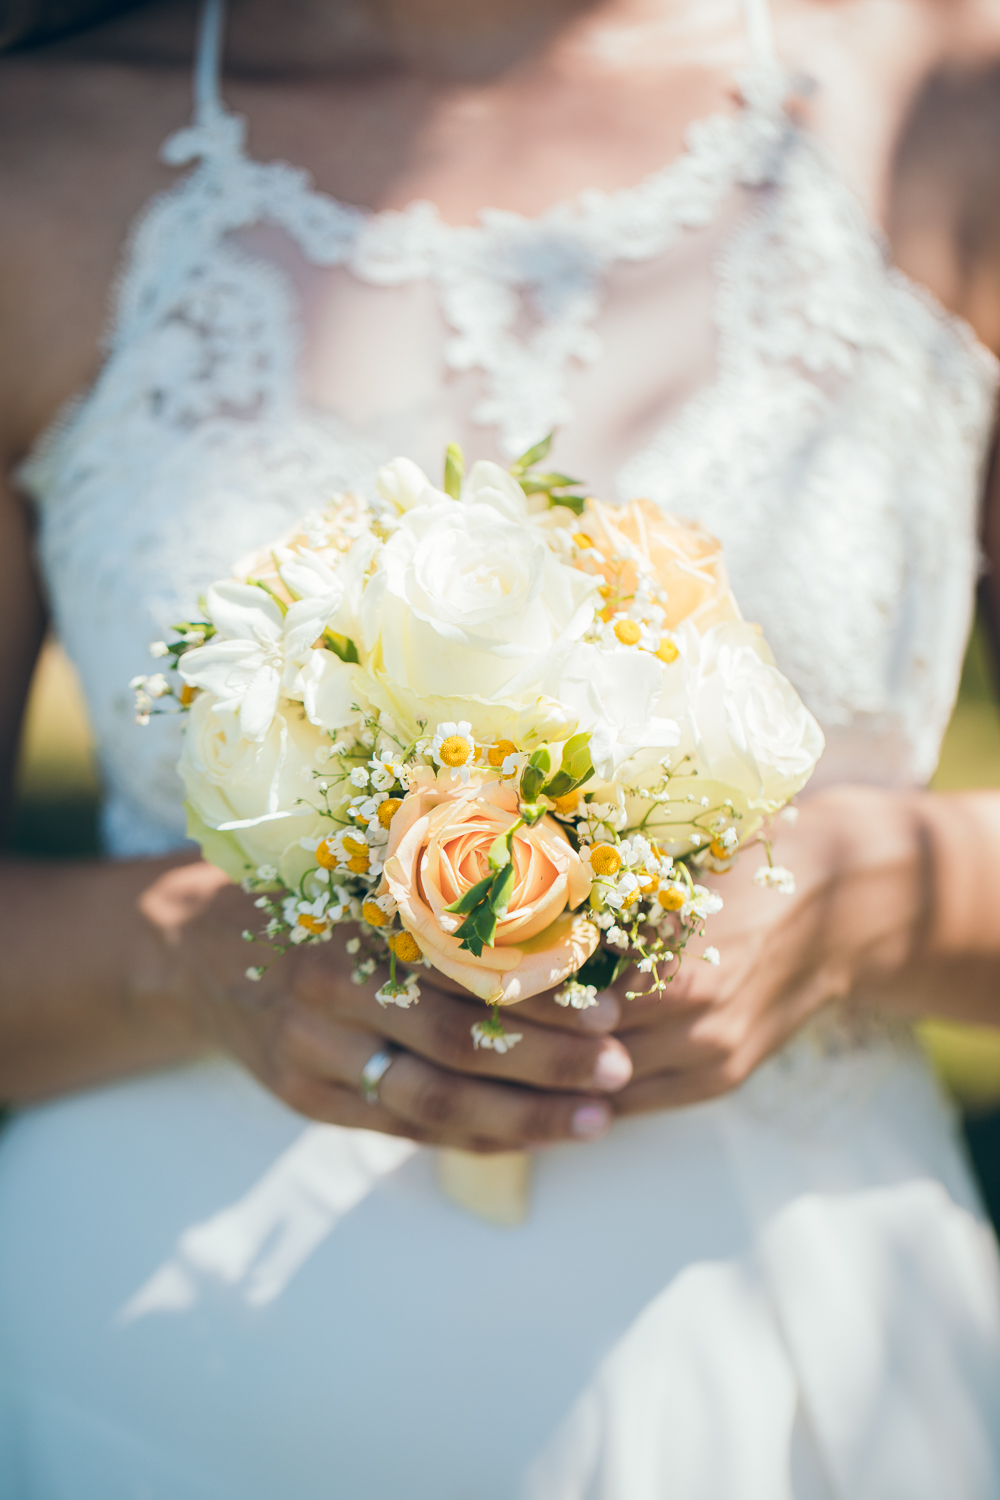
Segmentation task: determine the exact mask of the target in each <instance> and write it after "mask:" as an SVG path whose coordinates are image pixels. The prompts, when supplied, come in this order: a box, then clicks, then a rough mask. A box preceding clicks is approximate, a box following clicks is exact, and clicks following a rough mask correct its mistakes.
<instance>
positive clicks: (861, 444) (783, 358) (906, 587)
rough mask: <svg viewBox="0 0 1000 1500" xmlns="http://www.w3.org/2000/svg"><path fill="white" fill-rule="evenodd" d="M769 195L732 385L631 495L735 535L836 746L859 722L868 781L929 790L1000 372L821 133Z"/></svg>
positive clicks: (737, 554)
mask: <svg viewBox="0 0 1000 1500" xmlns="http://www.w3.org/2000/svg"><path fill="white" fill-rule="evenodd" d="M758 199H759V201H758V205H757V207H756V209H755V210H754V212H753V213H752V214H751V215H750V217H749V219H748V221H747V222H746V223H745V224H744V225H743V226H742V228H741V229H740V230H739V231H738V232H737V234H736V236H735V237H734V239H733V240H732V241H731V243H730V245H729V246H728V248H727V250H726V252H725V255H724V258H723V262H722V265H721V266H720V268H719V278H720V287H719V295H718V298H717V302H716V326H717V338H718V373H717V377H716V379H715V380H714V381H713V382H712V384H711V385H710V386H709V387H708V388H707V389H706V390H704V391H702V392H701V393H700V394H699V395H698V396H696V397H695V398H694V399H693V400H692V402H691V403H690V404H689V405H688V406H687V407H686V408H685V409H684V410H683V411H682V413H681V414H680V415H679V416H678V417H677V418H675V419H674V420H673V421H672V422H671V423H670V424H669V425H668V426H667V427H666V428H665V429H664V431H663V432H662V433H661V434H660V436H659V437H658V438H657V440H656V441H655V442H654V443H653V444H652V445H651V446H650V448H649V449H648V450H647V451H646V452H645V453H643V454H641V455H639V456H638V457H637V458H635V459H634V460H633V461H632V462H631V463H630V464H628V465H627V467H626V468H625V470H624V471H623V473H622V475H621V479H620V485H619V491H620V493H621V495H622V497H623V498H626V497H627V496H628V495H634V494H648V495H649V496H651V498H653V499H655V500H657V501H658V502H659V503H661V504H662V505H663V506H664V507H665V508H667V509H669V510H671V511H674V512H676V513H677V514H679V515H694V516H698V517H699V518H700V519H701V520H703V521H704V523H705V524H706V525H707V526H708V527H709V528H710V529H711V530H712V531H714V532H716V533H717V534H718V535H719V536H721V537H723V538H724V540H725V546H726V556H727V561H728V565H729V569H730V573H731V576H732V579H733V583H734V586H735V590H736V594H737V597H738V598H739V600H740V604H741V607H742V608H743V610H744V613H745V614H746V615H747V617H748V618H750V619H754V620H759V621H760V622H761V624H762V625H763V627H764V631H765V634H766V636H767V638H768V641H769V642H770V644H771V646H772V647H773V649H774V651H775V654H776V655H777V657H778V660H779V663H780V665H781V667H782V670H783V671H785V672H786V673H787V674H788V675H789V676H790V677H791V678H792V680H793V681H794V682H795V684H796V686H797V687H798V689H799V691H800V692H801V693H802V694H803V696H804V698H805V699H806V701H807V702H808V704H809V706H810V708H811V709H812V710H813V712H814V713H815V714H816V715H817V717H818V718H819V719H820V721H821V723H822V724H823V725H824V728H825V729H826V730H827V733H828V740H830V742H831V754H836V753H838V745H837V741H838V731H840V730H841V729H842V728H843V729H844V730H846V731H848V732H849V734H850V736H851V737H852V744H851V751H852V755H853V761H854V770H853V774H855V775H856V774H857V764H858V762H859V760H861V759H862V758H867V760H868V763H869V764H868V767H867V772H868V774H869V776H870V779H872V780H874V781H887V782H897V783H898V782H900V781H902V782H904V783H905V782H911V783H912V782H914V781H916V782H922V781H924V780H926V779H927V777H928V776H929V775H930V773H931V772H932V771H933V768H934V765H935V763H936V760H937V755H938V751H939V747H940V741H941V736H942V734H943V732H944V728H945V725H946V723H947V720H948V716H949V714H950V711H951V706H952V702H953V699H954V694H955V691H956V689H957V683H958V668H959V665H960V663H961V658H962V651H963V647H964V641H965V637H966V634H967V631H968V625H969V613H970V609H971V600H972V592H973V583H974V579H975V575H976V569H977V549H976V513H975V512H976V503H977V497H978V493H979V474H980V468H981V464H982V462H983V457H984V449H985V442H986V439H987V438H988V435H989V430H990V423H991V412H992V407H993V402H994V399H995V392H996V384H997V363H996V360H995V359H994V358H993V356H992V355H990V354H989V353H988V352H987V351H986V350H985V349H983V348H982V347H981V346H979V345H977V344H976V343H975V341H974V339H973V338H972V336H971V334H970V333H969V331H968V330H967V329H966V328H965V327H964V325H961V324H960V323H959V322H958V320H956V319H953V318H950V317H948V316H947V315H946V314H944V313H943V312H942V311H941V310H940V309H939V308H937V307H936V306H935V305H934V304H933V303H932V301H931V299H930V298H929V297H928V296H927V295H925V294H923V293H921V292H920V291H919V289H917V288H915V287H914V286H913V285H912V284H911V283H910V282H908V281H907V279H906V278H905V277H904V276H902V275H901V274H900V273H898V272H896V271H892V270H890V269H889V268H888V267H887V265H886V260H885V255H884V252H883V249H882V247H881V246H880V245H879V243H878V241H877V240H876V239H875V237H874V236H873V235H872V233H871V230H870V229H869V227H868V224H867V221H866V220H865V218H864V215H863V213H862V210H861V209H860V206H859V205H858V203H857V201H856V199H855V198H854V197H853V195H852V194H851V193H850V191H849V190H848V189H847V188H846V186H845V185H844V184H842V183H841V182H840V181H839V180H838V179H837V177H836V174H835V172H834V171H833V169H832V168H831V166H830V164H829V163H828V162H827V161H826V159H825V157H824V156H823V154H822V152H821V151H820V150H819V149H818V148H817V147H816V146H814V145H813V144H812V143H811V142H810V141H809V140H808V139H807V138H804V137H798V138H797V140H796V142H795V143H794V145H793V147H792V149H791V150H789V152H788V153H787V155H786V157H785V160H784V162H783V165H782V170H781V175H780V178H779V180H778V181H777V182H776V183H775V185H774V186H773V188H772V187H768V188H765V189H764V190H763V192H762V193H761V194H759V195H758ZM778 475H781V476H782V479H781V481H780V484H776V476H778ZM859 736H860V737H862V738H866V739H867V742H868V743H867V745H864V744H862V743H860V741H859ZM849 774H850V772H849Z"/></svg>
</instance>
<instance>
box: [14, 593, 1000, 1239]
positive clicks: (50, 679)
mask: <svg viewBox="0 0 1000 1500" xmlns="http://www.w3.org/2000/svg"><path fill="white" fill-rule="evenodd" d="M994 681H995V674H994V671H993V663H992V660H991V654H990V647H989V644H988V636H987V632H986V629H985V626H984V624H983V621H982V619H979V620H977V623H976V626H975V629H974V631H973V634H972V637H971V640H970V642H969V650H968V653H967V655H966V660H965V667H964V671H963V674H962V686H961V689H960V692H959V698H958V703H957V704H956V707H955V713H954V716H953V717H952V721H951V724H950V725H949V728H948V733H947V735H946V737H945V742H944V747H943V750H942V753H941V763H940V765H939V767H938V771H937V774H936V776H935V778H934V781H933V785H934V786H935V787H939V788H941V789H942V790H954V789H958V788H961V787H977V786H984V787H985V786H995V787H1000V710H998V706H997V699H996V693H995V688H994ZM97 796H98V782H97V776H96V773H95V769H94V761H93V752H92V745H91V739H90V733H89V730H88V727H87V720H86V714H85V712H84V708H83V703H82V699H81V695H80V690H79V686H78V684H77V681H76V677H75V675H74V672H73V669H72V667H71V666H70V665H69V663H68V662H67V660H66V657H65V656H64V655H63V653H62V651H61V650H60V649H59V647H58V646H57V645H55V644H54V643H50V644H48V645H47V646H46V647H45V649H44V651H43V653H42V656H41V659H40V662H39V666H38V670H37V672H36V674H35V681H34V684H33V687H32V692H31V698H30V701H29V705H28V712H27V716H26V719H25V726H24V735H23V740H22V746H21V755H20V762H19V770H18V778H17V791H16V804H15V810H14V817H13V822H12V827H11V834H10V838H9V840H8V843H9V845H12V847H13V849H14V850H15V851H16V852H18V853H22V854H27V855H31V856H34V857H36V858H42V859H56V858H60V857H65V856H67V855H69V856H73V855H77V856H80V855H88V854H93V853H95V852H96V849H97V817H96V809H97ZM919 1030H920V1036H921V1040H922V1041H923V1043H924V1045H925V1047H926V1048H927V1050H928V1052H929V1054H930V1056H931V1058H932V1059H933V1061H934V1064H935V1066H936V1068H937V1070H938V1072H939V1074H940V1076H941V1078H942V1079H943V1080H944V1082H945V1084H946V1086H947V1087H948V1088H949V1089H950V1090H951V1092H952V1093H953V1094H954V1095H955V1097H956V1098H957V1099H958V1101H959V1102H960V1104H961V1105H962V1108H963V1111H964V1115H965V1131H966V1137H967V1140H968V1143H969V1148H970V1152H971V1155H972V1158H973V1163H974V1165H975V1168H976V1171H977V1173H978V1176H979V1179H980V1183H981V1185H982V1188H983V1193H984V1196H985V1198H986V1201H987V1205H988V1206H989V1208H990V1212H991V1213H992V1214H993V1218H994V1222H995V1223H997V1224H998V1226H1000V1029H998V1030H996V1031H993V1030H986V1029H983V1028H978V1027H968V1026H954V1025H950V1024H946V1023H944V1022H939V1021H930V1022H926V1023H924V1024H923V1025H922V1026H921V1027H920V1028H919Z"/></svg>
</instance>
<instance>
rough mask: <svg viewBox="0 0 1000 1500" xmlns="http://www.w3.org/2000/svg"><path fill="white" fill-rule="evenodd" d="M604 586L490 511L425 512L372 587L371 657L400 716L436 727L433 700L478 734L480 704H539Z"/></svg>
mask: <svg viewBox="0 0 1000 1500" xmlns="http://www.w3.org/2000/svg"><path fill="white" fill-rule="evenodd" d="M483 490H484V492H488V487H486V486H483ZM597 583H598V580H596V579H594V578H590V577H588V576H587V575H586V574H584V573H581V572H580V571H579V570H578V569H575V568H571V567H568V566H566V564H564V563H562V562H560V561H559V560H558V559H557V558H556V556H555V555H554V553H553V552H552V550H551V548H550V547H549V546H548V545H547V544H546V542H545V541H544V539H543V537H542V536H541V535H540V534H539V533H538V532H537V531H536V530H535V529H534V528H532V527H530V526H527V525H525V524H522V523H519V522H517V521H513V520H510V519H508V517H507V516H505V515H504V514H502V513H501V511H500V510H499V509H498V508H497V507H496V506H495V505H493V504H492V503H480V502H479V501H474V502H473V503H466V502H464V501H454V500H446V501H444V502H443V503H441V504H436V505H435V504H419V505H416V506H415V507H414V508H413V509H411V510H409V511H407V512H406V514H405V515H404V516H403V517H402V520H401V521H400V524H399V527H398V529H397V530H396V531H395V532H394V534H393V535H392V537H391V538H390V539H389V541H388V542H387V543H386V545H385V547H384V548H383V550H382V553H381V555H380V557H379V562H378V567H377V570H376V572H375V574H374V576H373V577H372V578H371V580H370V582H369V583H368V586H367V588H366V589H365V593H364V598H363V600H362V619H363V627H364V641H363V644H364V656H363V660H364V661H365V664H366V666H367V668H368V670H369V671H370V672H371V674H372V676H373V677H374V678H375V679H376V680H384V681H385V683H386V685H387V690H388V691H390V692H391V693H392V696H393V702H394V708H395V711H396V712H400V711H402V710H403V709H405V708H406V707H407V706H408V707H409V712H408V714H407V717H408V718H409V719H411V720H412V719H415V718H417V717H424V718H426V717H427V713H426V709H425V708H424V705H426V704H428V703H431V702H433V703H434V704H435V708H434V713H435V714H436V715H438V716H439V717H441V718H443V719H453V720H456V721H457V720H459V719H468V720H469V721H470V722H471V723H472V725H473V729H474V731H475V733H476V734H477V735H478V734H480V733H482V731H481V728H480V720H481V718H482V717H483V716H482V714H481V713H480V712H479V708H478V706H479V705H483V704H490V703H497V702H505V703H510V704H511V706H512V710H513V712H515V713H520V712H521V711H522V710H523V709H524V707H525V705H526V704H527V705H530V704H531V703H533V702H534V701H535V700H536V698H537V696H538V692H539V688H538V684H539V683H540V680H541V678H542V676H543V674H544V673H545V671H546V669H547V668H548V666H549V664H550V663H551V661H552V658H553V655H554V654H557V653H559V652H560V651H562V650H565V649H566V648H568V647H569V646H570V645H571V644H572V643H573V642H574V641H576V640H577V639H578V638H579V637H580V636H581V635H582V634H583V632H584V631H585V630H586V628H587V626H588V625H589V623H590V622H591V620H592V619H593V614H594V603H593V601H594V595H595V590H596V587H597ZM445 708H446V709H447V712H444V711H443V710H444V709H445ZM571 731H572V726H569V729H568V732H571Z"/></svg>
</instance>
